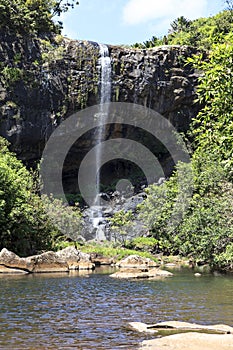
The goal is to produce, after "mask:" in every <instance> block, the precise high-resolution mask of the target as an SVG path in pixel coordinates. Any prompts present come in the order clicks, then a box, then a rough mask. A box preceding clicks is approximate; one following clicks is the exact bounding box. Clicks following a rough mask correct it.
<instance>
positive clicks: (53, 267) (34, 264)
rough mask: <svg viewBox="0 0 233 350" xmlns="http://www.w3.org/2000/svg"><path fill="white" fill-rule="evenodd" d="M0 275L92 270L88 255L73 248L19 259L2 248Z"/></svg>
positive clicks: (0, 253)
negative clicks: (17, 271) (13, 270)
mask: <svg viewBox="0 0 233 350" xmlns="http://www.w3.org/2000/svg"><path fill="white" fill-rule="evenodd" d="M0 266H1V269H0V273H1V272H2V273H3V272H4V273H5V272H6V271H8V270H6V269H16V270H22V271H25V272H26V273H29V272H30V273H32V272H33V273H35V272H68V271H69V270H79V269H81V270H83V269H87V270H90V269H94V267H95V265H94V264H93V263H92V262H91V257H90V254H86V253H82V252H80V251H78V250H77V249H75V248H74V247H67V248H65V249H62V250H60V251H58V252H52V251H50V252H45V253H42V254H39V255H34V256H29V257H27V258H20V257H19V256H18V255H16V254H14V253H12V252H10V251H9V250H7V249H6V248H3V249H2V251H1V252H0Z"/></svg>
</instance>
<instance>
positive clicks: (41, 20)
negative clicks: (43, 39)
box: [0, 0, 78, 35]
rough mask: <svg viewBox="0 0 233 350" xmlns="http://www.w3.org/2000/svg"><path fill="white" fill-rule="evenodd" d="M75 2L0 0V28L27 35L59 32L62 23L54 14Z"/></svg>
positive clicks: (59, 12) (75, 2)
mask: <svg viewBox="0 0 233 350" xmlns="http://www.w3.org/2000/svg"><path fill="white" fill-rule="evenodd" d="M75 4H78V2H77V1H75V0H69V1H68V0H67V1H61V0H59V1H54V0H26V1H24V0H0V28H9V29H10V30H13V31H14V32H18V33H21V34H26V35H28V34H32V33H33V34H37V35H40V34H51V33H59V32H60V30H61V25H62V23H61V22H59V23H58V24H55V23H54V21H53V18H54V16H60V15H61V13H62V12H66V11H68V9H69V8H73V7H74V5H75Z"/></svg>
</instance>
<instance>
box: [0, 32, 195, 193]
mask: <svg viewBox="0 0 233 350" xmlns="http://www.w3.org/2000/svg"><path fill="white" fill-rule="evenodd" d="M109 52H110V57H111V62H112V92H111V100H112V101H113V102H114V101H115V102H133V103H138V104H141V105H144V106H147V107H149V108H152V109H154V110H156V111H158V112H159V113H161V114H162V115H163V116H165V117H166V118H167V119H169V120H170V121H171V123H173V125H174V126H175V127H176V128H177V129H178V130H182V131H185V130H187V128H188V126H189V123H190V120H191V119H192V117H194V116H196V114H197V112H198V109H199V106H198V105H197V104H194V100H195V87H196V85H197V79H198V76H199V73H198V72H196V71H195V70H193V68H192V67H191V66H190V65H186V64H185V59H186V58H187V57H190V56H192V54H195V53H197V51H196V49H194V48H190V47H180V46H162V47H158V48H154V49H148V50H145V49H130V48H127V49H126V48H122V47H117V46H109ZM98 59H99V46H98V44H97V43H93V42H85V41H83V42H81V41H75V40H69V39H66V38H64V39H63V40H60V39H59V40H58V39H55V40H54V42H53V43H52V45H51V43H49V42H48V41H46V40H41V39H36V38H30V37H19V36H16V35H14V34H13V33H9V32H8V31H7V30H3V29H1V32H0V61H1V63H2V65H1V67H0V118H1V124H0V135H1V136H4V137H6V138H7V139H8V140H9V141H10V142H11V143H12V150H14V151H16V153H17V154H18V156H19V158H21V159H22V160H23V161H25V162H26V163H27V164H29V165H31V164H32V163H33V162H35V161H38V160H39V159H40V158H41V155H42V152H43V149H44V147H45V144H46V142H47V140H48V138H49V136H50V135H51V133H52V132H53V131H54V130H55V128H56V127H57V126H58V125H59V124H60V123H61V122H62V121H63V120H64V119H66V118H67V117H69V116H70V115H72V114H73V113H74V112H77V111H80V110H81V109H83V108H85V107H88V106H92V105H95V104H98V103H99V102H100V70H99V61H98ZM116 137H121V138H135V137H136V138H139V141H142V140H143V141H145V139H147V141H148V143H149V145H151V147H152V148H153V149H155V148H157V149H158V154H157V155H159V157H160V158H159V159H160V161H161V162H164V164H165V165H166V164H167V168H166V167H165V168H166V169H165V172H166V173H168V174H169V172H170V171H171V166H172V163H171V162H170V161H169V155H168V154H167V152H166V150H164V148H163V147H161V145H160V144H159V143H158V142H157V141H156V140H153V139H151V138H150V136H149V135H148V134H147V135H146V137H145V135H143V134H141V131H140V130H137V131H136V135H135V130H132V127H129V126H127V125H118V124H117V125H108V127H106V131H105V139H109V138H116ZM95 144H96V133H95V130H90V131H89V132H87V133H86V134H84V135H83V136H82V137H81V138H80V139H79V140H77V142H76V143H75V144H74V145H73V147H72V150H70V154H69V156H68V157H67V160H66V162H65V164H64V185H65V191H66V192H75V191H76V190H77V188H75V186H77V185H75V184H76V182H77V181H74V178H75V179H76V173H77V171H76V169H77V167H79V165H80V162H81V160H82V159H83V157H84V155H85V154H86V153H87V152H88V151H89V150H90V149H91V148H92V147H93V146H94V145H95ZM147 146H148V145H147ZM122 167H123V168H124V167H125V165H122ZM105 171H106V176H105V179H106V178H108V176H109V174H110V173H111V171H112V168H111V165H109V166H108V167H106V168H105ZM122 171H124V169H123V170H122Z"/></svg>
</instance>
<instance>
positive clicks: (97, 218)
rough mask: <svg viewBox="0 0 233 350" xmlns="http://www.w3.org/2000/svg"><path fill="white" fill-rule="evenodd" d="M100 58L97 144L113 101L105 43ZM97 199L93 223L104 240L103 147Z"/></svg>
mask: <svg viewBox="0 0 233 350" xmlns="http://www.w3.org/2000/svg"><path fill="white" fill-rule="evenodd" d="M99 53H100V58H99V61H98V66H99V77H100V78H99V86H100V108H99V113H98V114H97V115H96V116H95V117H97V118H98V129H97V146H98V145H99V146H100V144H101V142H103V141H104V137H105V130H106V123H107V121H108V102H110V101H111V59H110V57H109V51H108V47H107V46H106V45H103V44H99ZM95 160H96V162H95V163H96V164H95V171H96V200H95V205H94V206H93V207H92V211H91V216H92V225H93V227H94V229H95V230H96V240H97V241H102V240H105V239H106V236H105V226H106V224H105V223H104V218H103V212H102V207H101V197H100V192H101V191H100V168H101V160H102V151H101V147H97V149H96V157H95Z"/></svg>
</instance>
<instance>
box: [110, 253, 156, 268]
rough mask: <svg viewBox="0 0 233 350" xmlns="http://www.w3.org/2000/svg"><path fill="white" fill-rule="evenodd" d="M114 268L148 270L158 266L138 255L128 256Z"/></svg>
mask: <svg viewBox="0 0 233 350" xmlns="http://www.w3.org/2000/svg"><path fill="white" fill-rule="evenodd" d="M116 266H118V267H120V268H127V269H128V268H140V269H143V268H148V267H158V264H157V263H156V262H155V261H153V260H152V259H149V258H143V257H141V256H139V255H130V256H128V257H126V258H124V259H122V260H120V261H119V262H118V263H117V264H116Z"/></svg>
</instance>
